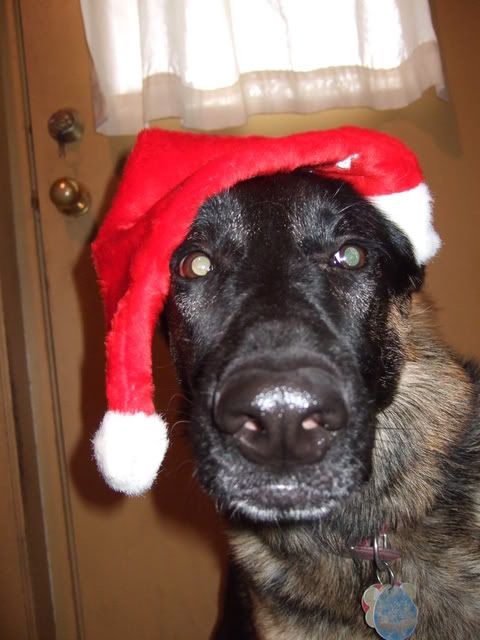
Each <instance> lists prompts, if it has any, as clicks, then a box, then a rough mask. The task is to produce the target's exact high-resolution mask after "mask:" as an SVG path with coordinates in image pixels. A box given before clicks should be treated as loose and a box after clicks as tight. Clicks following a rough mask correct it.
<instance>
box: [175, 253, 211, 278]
mask: <svg viewBox="0 0 480 640" xmlns="http://www.w3.org/2000/svg"><path fill="white" fill-rule="evenodd" d="M211 268H212V262H211V260H210V258H209V257H208V256H207V254H206V253H203V252H202V251H194V252H193V253H189V254H188V256H185V257H184V258H182V260H181V262H180V265H179V267H178V272H179V274H180V275H181V276H182V278H203V276H206V275H207V273H208V272H209V271H210V269H211Z"/></svg>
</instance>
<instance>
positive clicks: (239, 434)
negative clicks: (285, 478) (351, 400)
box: [214, 366, 348, 468]
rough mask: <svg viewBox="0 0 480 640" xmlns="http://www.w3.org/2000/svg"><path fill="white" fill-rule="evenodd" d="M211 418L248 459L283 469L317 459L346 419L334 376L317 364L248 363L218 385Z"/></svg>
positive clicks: (340, 394) (346, 415) (327, 447)
mask: <svg viewBox="0 0 480 640" xmlns="http://www.w3.org/2000/svg"><path fill="white" fill-rule="evenodd" d="M214 419H215V424H216V426H217V428H218V429H219V430H220V432H222V433H225V434H229V435H230V436H232V438H233V441H234V442H235V444H236V446H237V447H238V449H239V451H240V453H241V454H242V455H243V456H244V457H245V458H246V459H247V460H250V461H251V462H255V463H257V464H262V465H268V466H272V467H281V468H288V467H291V466H295V465H299V464H310V463H314V462H318V461H319V460H321V459H322V458H323V457H324V455H325V454H326V452H327V451H328V449H329V448H330V446H331V445H332V443H333V442H334V440H335V439H336V438H337V436H338V433H339V431H341V429H342V428H343V427H345V425H346V424H347V421H348V411H347V408H346V405H345V402H344V399H343V396H342V393H341V385H340V384H339V381H338V380H336V378H335V375H334V374H332V373H330V372H329V371H327V370H325V369H323V368H320V367H316V366H315V367H314V366H312V367H301V368H296V369H294V370H291V371H290V370H288V371H287V370H284V371H270V370H266V369H263V368H255V367H251V366H250V367H249V368H245V369H240V370H238V371H236V372H233V373H231V374H230V375H229V376H228V378H227V379H225V380H223V381H222V382H221V383H220V384H219V387H218V388H217V391H216V394H215V403H214Z"/></svg>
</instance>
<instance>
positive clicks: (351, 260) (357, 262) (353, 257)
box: [333, 244, 367, 269]
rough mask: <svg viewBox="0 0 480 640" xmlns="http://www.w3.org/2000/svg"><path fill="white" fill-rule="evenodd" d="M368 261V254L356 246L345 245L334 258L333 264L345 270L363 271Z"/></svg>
mask: <svg viewBox="0 0 480 640" xmlns="http://www.w3.org/2000/svg"><path fill="white" fill-rule="evenodd" d="M366 259H367V252H366V251H365V249H362V247H358V246H357V245H354V244H345V245H343V247H342V248H341V249H339V250H338V251H337V253H336V254H335V255H334V256H333V264H334V265H335V266H336V267H343V268H344V269H361V268H362V267H363V265H364V264H365V261H366Z"/></svg>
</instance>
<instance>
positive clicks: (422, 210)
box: [368, 182, 442, 264]
mask: <svg viewBox="0 0 480 640" xmlns="http://www.w3.org/2000/svg"><path fill="white" fill-rule="evenodd" d="M368 199H369V200H370V202H371V203H372V204H374V205H375V206H376V207H377V209H379V210H380V211H381V212H382V213H383V214H385V215H386V216H387V218H389V220H391V221H392V222H394V223H395V224H396V225H397V227H399V228H400V229H401V230H402V231H403V232H404V233H405V235H406V236H407V238H408V239H409V240H410V242H411V243H412V246H413V250H414V253H415V258H416V259H417V262H418V263H419V264H425V263H426V262H428V261H429V260H430V258H433V256H434V255H435V254H436V253H437V251H438V250H439V249H440V246H441V244H442V242H441V240H440V237H439V236H438V234H437V232H436V231H435V229H434V228H433V223H432V204H433V201H432V196H431V193H430V191H429V189H428V187H427V185H426V184H425V183H423V182H422V183H420V184H418V185H417V186H416V187H414V188H413V189H409V190H408V191H399V192H398V193H391V194H389V195H383V196H369V198H368Z"/></svg>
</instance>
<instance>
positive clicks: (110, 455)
mask: <svg viewBox="0 0 480 640" xmlns="http://www.w3.org/2000/svg"><path fill="white" fill-rule="evenodd" d="M167 447H168V435H167V429H166V425H165V422H164V421H163V420H162V418H161V417H160V416H159V415H157V414H152V415H148V414H146V413H143V412H138V413H130V414H129V413H120V412H118V411H107V413H106V414H105V416H104V418H103V421H102V424H101V425H100V428H99V429H98V431H97V433H96V434H95V436H94V438H93V450H94V453H95V460H96V461H97V465H98V468H99V469H100V471H101V473H102V475H103V477H104V478H105V480H106V482H107V484H109V485H110V487H111V488H112V489H115V490H116V491H121V492H122V493H126V494H127V495H131V496H133V495H140V494H142V493H145V491H148V489H150V487H151V486H152V484H153V481H154V480H155V478H156V476H157V472H158V469H159V468H160V465H161V464H162V461H163V458H164V456H165V452H166V450H167Z"/></svg>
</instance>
